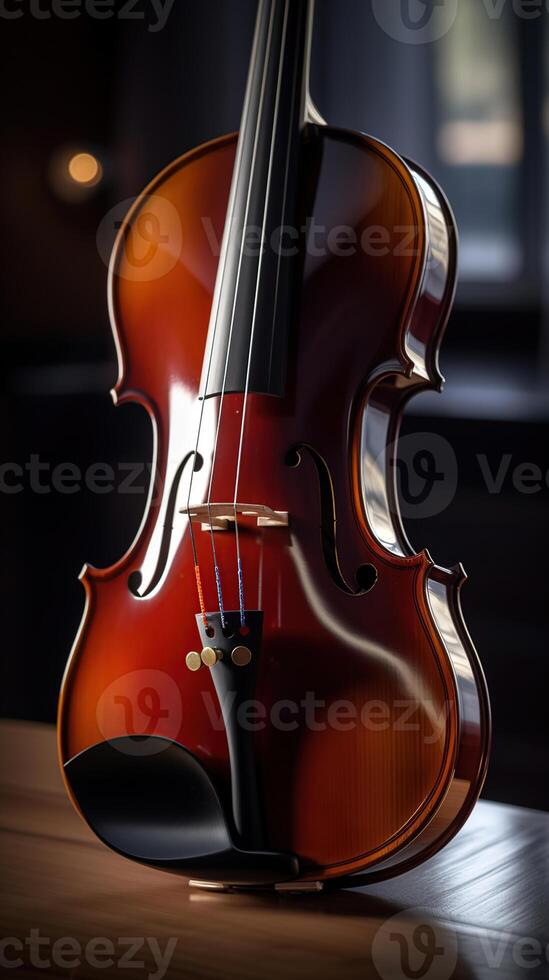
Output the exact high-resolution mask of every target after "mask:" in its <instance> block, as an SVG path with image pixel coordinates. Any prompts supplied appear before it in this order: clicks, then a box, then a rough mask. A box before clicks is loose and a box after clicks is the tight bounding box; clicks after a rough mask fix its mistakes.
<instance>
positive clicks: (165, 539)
mask: <svg viewBox="0 0 549 980" xmlns="http://www.w3.org/2000/svg"><path fill="white" fill-rule="evenodd" d="M193 456H194V457H195V461H194V472H195V473H198V471H199V470H201V469H202V466H203V465H204V459H203V457H202V456H201V455H200V453H187V455H186V456H185V457H184V459H183V460H182V462H181V463H180V464H179V466H178V468H177V470H176V471H175V474H174V478H173V481H172V485H171V488H170V494H169V497H168V503H167V505H166V517H165V520H164V526H163V528H162V539H161V542H160V549H159V552H158V561H157V563H156V568H155V571H154V575H153V577H152V579H151V581H150V583H149V586H148V588H147V590H146V592H140V591H139V589H140V587H141V582H142V581H143V576H142V574H141V572H140V571H139V570H138V569H136V570H135V571H133V572H131V574H130V575H129V576H128V589H129V590H130V592H131V593H132V595H134V596H135V597H136V599H144V598H145V596H147V595H149V593H150V592H152V590H153V589H154V588H155V587H156V586H157V585H158V583H159V582H160V579H161V578H162V575H163V573H164V568H165V565H166V561H167V559H168V554H169V551H170V540H171V536H172V531H173V520H174V516H175V507H176V504H177V493H178V490H179V484H180V482H181V477H182V475H183V471H184V469H185V467H186V465H187V463H188V462H189V460H190V459H192V458H193Z"/></svg>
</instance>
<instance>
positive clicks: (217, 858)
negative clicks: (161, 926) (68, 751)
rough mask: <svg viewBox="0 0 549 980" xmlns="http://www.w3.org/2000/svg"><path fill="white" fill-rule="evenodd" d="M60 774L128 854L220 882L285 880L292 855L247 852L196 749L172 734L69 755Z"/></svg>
mask: <svg viewBox="0 0 549 980" xmlns="http://www.w3.org/2000/svg"><path fill="white" fill-rule="evenodd" d="M65 774H66V777H67V779H68V782H69V785H70V787H71V789H72V792H73V794H74V797H75V799H76V802H77V803H78V806H79V808H80V810H81V811H82V814H83V816H84V817H85V819H86V820H87V822H88V823H89V825H90V827H91V828H92V830H93V831H94V832H95V833H96V834H97V836H98V837H100V838H101V840H103V841H104V842H105V843H106V844H108V845H109V847H111V848H113V849H114V850H115V851H118V852H119V853H120V854H123V855H125V856H126V857H129V858H132V859H133V860H134V861H140V862H142V863H144V864H149V865H153V866H154V867H157V868H162V869H163V870H165V871H174V872H179V873H181V874H184V875H188V876H190V877H194V876H196V877H207V878H208V879H209V880H211V881H220V882H223V883H225V884H250V885H257V884H271V883H275V882H277V881H291V880H292V879H293V878H295V877H296V876H297V873H298V864H297V860H296V858H295V857H294V856H293V855H291V854H282V853H276V852H271V851H246V850H242V849H240V848H238V847H236V846H235V845H234V844H233V841H232V839H231V833H230V830H229V825H228V821H227V819H226V816H225V813H224V811H223V807H222V805H221V801H220V799H219V796H218V795H217V792H216V790H215V788H214V786H213V783H212V781H211V779H210V777H209V776H208V774H207V772H206V770H205V769H204V767H203V766H202V765H201V763H200V762H199V761H198V759H197V758H196V756H194V755H193V754H192V753H191V752H189V751H188V750H187V749H185V748H184V747H183V746H182V745H179V743H177V742H173V741H172V740H171V739H168V738H162V737H160V736H157V735H133V736H123V737H121V738H114V739H111V740H109V741H106V742H99V743H98V744H97V745H93V746H92V747H91V748H89V749H85V750H84V751H83V752H80V753H79V754H78V755H76V756H74V758H72V759H71V760H70V761H69V762H67V763H66V765H65Z"/></svg>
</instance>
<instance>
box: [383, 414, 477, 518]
mask: <svg viewBox="0 0 549 980" xmlns="http://www.w3.org/2000/svg"><path fill="white" fill-rule="evenodd" d="M395 450H396V452H395ZM388 464H389V465H392V466H393V467H394V470H395V482H396V488H397V493H398V498H399V502H400V512H401V515H402V517H403V518H405V519H407V518H413V519H414V520H422V519H423V518H426V517H434V516H435V515H436V514H440V513H442V511H444V510H445V509H446V508H447V507H449V506H450V504H451V503H452V500H453V499H454V496H455V494H456V491H457V487H458V463H457V458H456V454H455V452H454V450H453V449H452V446H451V445H450V443H449V442H448V440H447V439H444V437H443V436H439V435H437V433H435V432H414V433H412V434H410V435H407V436H401V437H400V438H399V439H398V442H397V444H396V447H395V444H389V445H388V446H387V447H386V448H384V449H383V450H382V452H381V453H380V454H379V456H378V457H377V459H376V467H377V468H379V470H380V471H381V472H384V473H387V475H388V477H389V476H390V474H389V473H388Z"/></svg>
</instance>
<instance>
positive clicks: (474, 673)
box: [58, 0, 490, 890]
mask: <svg viewBox="0 0 549 980" xmlns="http://www.w3.org/2000/svg"><path fill="white" fill-rule="evenodd" d="M312 18H313V3H312V0H259V5H258V12H257V22H256V27H255V35H254V41H253V49H252V54H251V62H250V68H249V74H248V82H247V88H246V94H245V101H244V108H243V114H242V122H241V127H240V131H239V133H238V134H231V135H228V136H225V137H223V138H220V139H215V140H213V141H212V142H209V143H206V144H205V145H202V146H199V147H198V148H197V149H195V150H193V151H192V152H190V153H186V154H185V155H184V156H182V157H180V158H179V159H177V160H176V161H175V162H173V163H171V164H170V165H169V166H168V167H166V169H164V170H163V171H162V172H161V173H160V174H159V175H158V177H156V178H155V179H154V180H153V181H152V183H151V184H149V186H148V187H147V188H146V189H145V190H144V191H143V193H142V194H141V195H140V197H139V198H138V199H137V201H136V203H135V204H134V206H133V207H132V208H131V210H130V212H129V213H128V215H127V217H126V218H125V220H124V222H123V225H122V227H121V228H120V230H119V233H118V237H117V239H116V243H115V246H114V251H113V255H112V261H111V265H110V271H109V308H110V317H111V322H112V328H113V333H114V340H115V344H116V349H117V354H118V361H119V378H118V381H117V384H116V387H115V388H114V391H113V396H114V401H115V403H117V404H125V403H126V402H137V403H139V404H140V405H141V406H143V408H144V409H145V410H146V411H147V412H148V414H149V417H150V420H151V425H152V428H153V432H154V473H155V474H156V478H155V479H153V480H151V489H150V491H149V498H148V503H147V506H146V510H145V514H144V517H143V521H142V524H141V527H140V529H139V532H138V534H137V537H136V539H135V541H134V543H133V544H132V546H131V547H130V549H129V551H128V552H127V553H126V554H125V555H124V556H123V557H122V558H121V559H120V560H119V561H118V562H117V563H116V564H115V565H113V566H112V567H110V568H106V569H98V568H94V567H91V566H89V565H86V566H84V569H83V571H82V574H81V580H82V583H83V586H84V589H85V594H86V605H85V611H84V615H83V619H82V623H81V626H80V629H79V631H78V634H77V637H76V640H75V643H74V647H73V650H72V652H71V655H70V659H69V662H68V665H67V668H66V673H65V677H64V680H63V685H62V690H61V696H60V705H59V725H58V731H59V754H60V760H61V766H62V771H63V775H64V779H65V782H66V786H67V790H68V793H69V795H70V797H71V799H72V801H73V803H74V805H75V806H76V808H77V810H78V811H79V812H80V814H81V815H82V817H83V818H84V819H85V820H86V821H87V823H88V824H89V826H90V827H91V828H92V830H93V831H94V832H95V834H96V835H97V836H98V837H99V838H100V839H101V840H102V841H104V843H105V844H106V845H108V846H109V847H111V848H112V849H113V850H115V851H117V852H118V853H119V854H122V855H125V856H126V857H128V858H130V859H132V860H134V861H137V862H140V863H142V864H146V865H149V866H152V867H155V868H161V869H164V870H166V871H170V872H175V873H179V874H182V875H184V876H186V877H188V878H190V879H192V880H194V881H196V882H198V883H202V884H204V883H206V884H208V883H209V884H210V885H214V886H218V887H228V888H230V887H249V888H258V887H269V888H272V887H275V888H278V889H289V890H292V889H297V890H299V889H307V888H311V889H319V888H321V887H323V885H324V883H326V882H330V881H334V882H341V881H344V880H345V879H346V878H350V880H351V881H352V882H357V883H358V882H362V881H365V882H369V881H375V880H380V879H383V878H388V877H390V876H393V875H395V874H398V873H401V872H404V871H406V870H408V869H410V868H412V867H414V866H415V865H417V864H418V863H419V862H421V861H423V860H425V859H426V858H428V857H429V856H430V855H432V854H434V853H435V852H436V851H437V850H439V849H440V848H441V847H443V846H444V845H445V844H446V843H447V842H448V841H449V840H450V839H451V838H452V837H453V835H454V834H455V833H456V832H457V831H458V830H459V828H460V827H461V826H462V825H463V823H464V821H465V820H466V818H467V816H468V815H469V813H470V812H471V809H472V808H473V806H474V804H475V802H476V800H477V797H478V795H479V793H480V791H481V788H482V785H483V781H484V777H485V773H486V767H487V762H488V757H489V743H490V708H489V700H488V693H487V688H486V683H485V680H484V676H483V673H482V669H481V666H480V663H479V660H478V657H477V654H476V652H475V649H474V647H473V644H472V641H471V639H470V637H469V634H468V632H467V629H466V626H465V623H464V620H463V617H462V612H461V608H460V590H461V587H462V584H463V582H464V579H465V574H464V572H463V569H462V567H461V566H458V567H456V568H453V569H450V570H448V569H444V568H441V567H438V566H437V565H435V564H434V562H433V560H432V558H431V557H430V555H429V553H428V552H427V551H426V550H424V551H421V552H419V553H415V552H414V550H413V549H412V547H411V545H410V544H409V542H408V540H407V537H406V534H405V532H404V529H403V525H402V521H401V517H400V511H399V502H398V496H397V490H396V481H395V464H396V446H397V441H398V432H399V423H400V418H401V415H402V412H403V408H404V406H405V404H406V402H407V401H408V399H409V398H411V397H412V396H413V395H415V394H417V393H418V392H421V391H425V390H427V389H439V388H441V386H442V382H443V378H442V376H441V374H440V372H439V368H438V351H439V347H440V343H441V339H442V335H443V332H444V329H445V326H446V322H447V319H448V316H449V312H450V309H451V305H452V300H453V295H454V289H455V283H456V249H457V236H456V228H455V223H454V219H453V216H452V213H451V210H450V207H449V205H448V203H447V201H446V199H445V197H444V195H443V193H442V192H441V190H440V189H439V187H438V186H437V184H436V183H435V181H434V180H433V179H432V178H431V177H430V176H429V175H428V174H427V173H426V172H425V171H424V170H423V169H422V168H421V167H420V166H418V165H416V164H415V163H411V162H409V161H407V160H404V159H402V158H401V157H400V156H399V155H398V154H397V153H396V152H395V151H394V150H392V149H390V148H389V147H388V146H386V145H385V144H383V143H381V142H379V141H378V140H377V139H374V138H373V137H370V136H365V135H363V134H362V133H358V132H351V131H349V130H344V129H337V128H332V127H331V126H329V125H327V124H326V123H325V122H324V120H323V119H322V118H321V116H320V114H319V112H318V110H317V109H316V107H315V106H314V104H313V102H312V100H311V97H310V94H309V79H308V75H309V56H310V47H311V28H312ZM144 241H145V244H146V247H144Z"/></svg>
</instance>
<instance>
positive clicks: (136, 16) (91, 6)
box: [0, 0, 175, 34]
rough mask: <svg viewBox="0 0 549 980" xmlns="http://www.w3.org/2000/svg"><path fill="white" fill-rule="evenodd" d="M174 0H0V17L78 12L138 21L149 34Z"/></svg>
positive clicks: (42, 17)
mask: <svg viewBox="0 0 549 980" xmlns="http://www.w3.org/2000/svg"><path fill="white" fill-rule="evenodd" d="M174 3H175V0H124V2H123V3H117V2H116V0H0V18H2V19H3V20H19V19H20V18H21V17H24V16H25V15H27V16H29V17H33V18H34V20H51V19H52V18H54V19H57V20H76V19H77V18H78V17H81V16H82V15H84V16H87V17H91V18H92V20H110V19H111V18H112V17H116V19H117V20H124V21H127V20H131V21H142V22H143V23H145V24H146V25H147V30H148V31H150V33H151V34H156V33H158V31H161V30H163V28H164V27H165V26H166V23H167V20H168V17H169V16H170V13H171V11H172V8H173V5H174Z"/></svg>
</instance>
